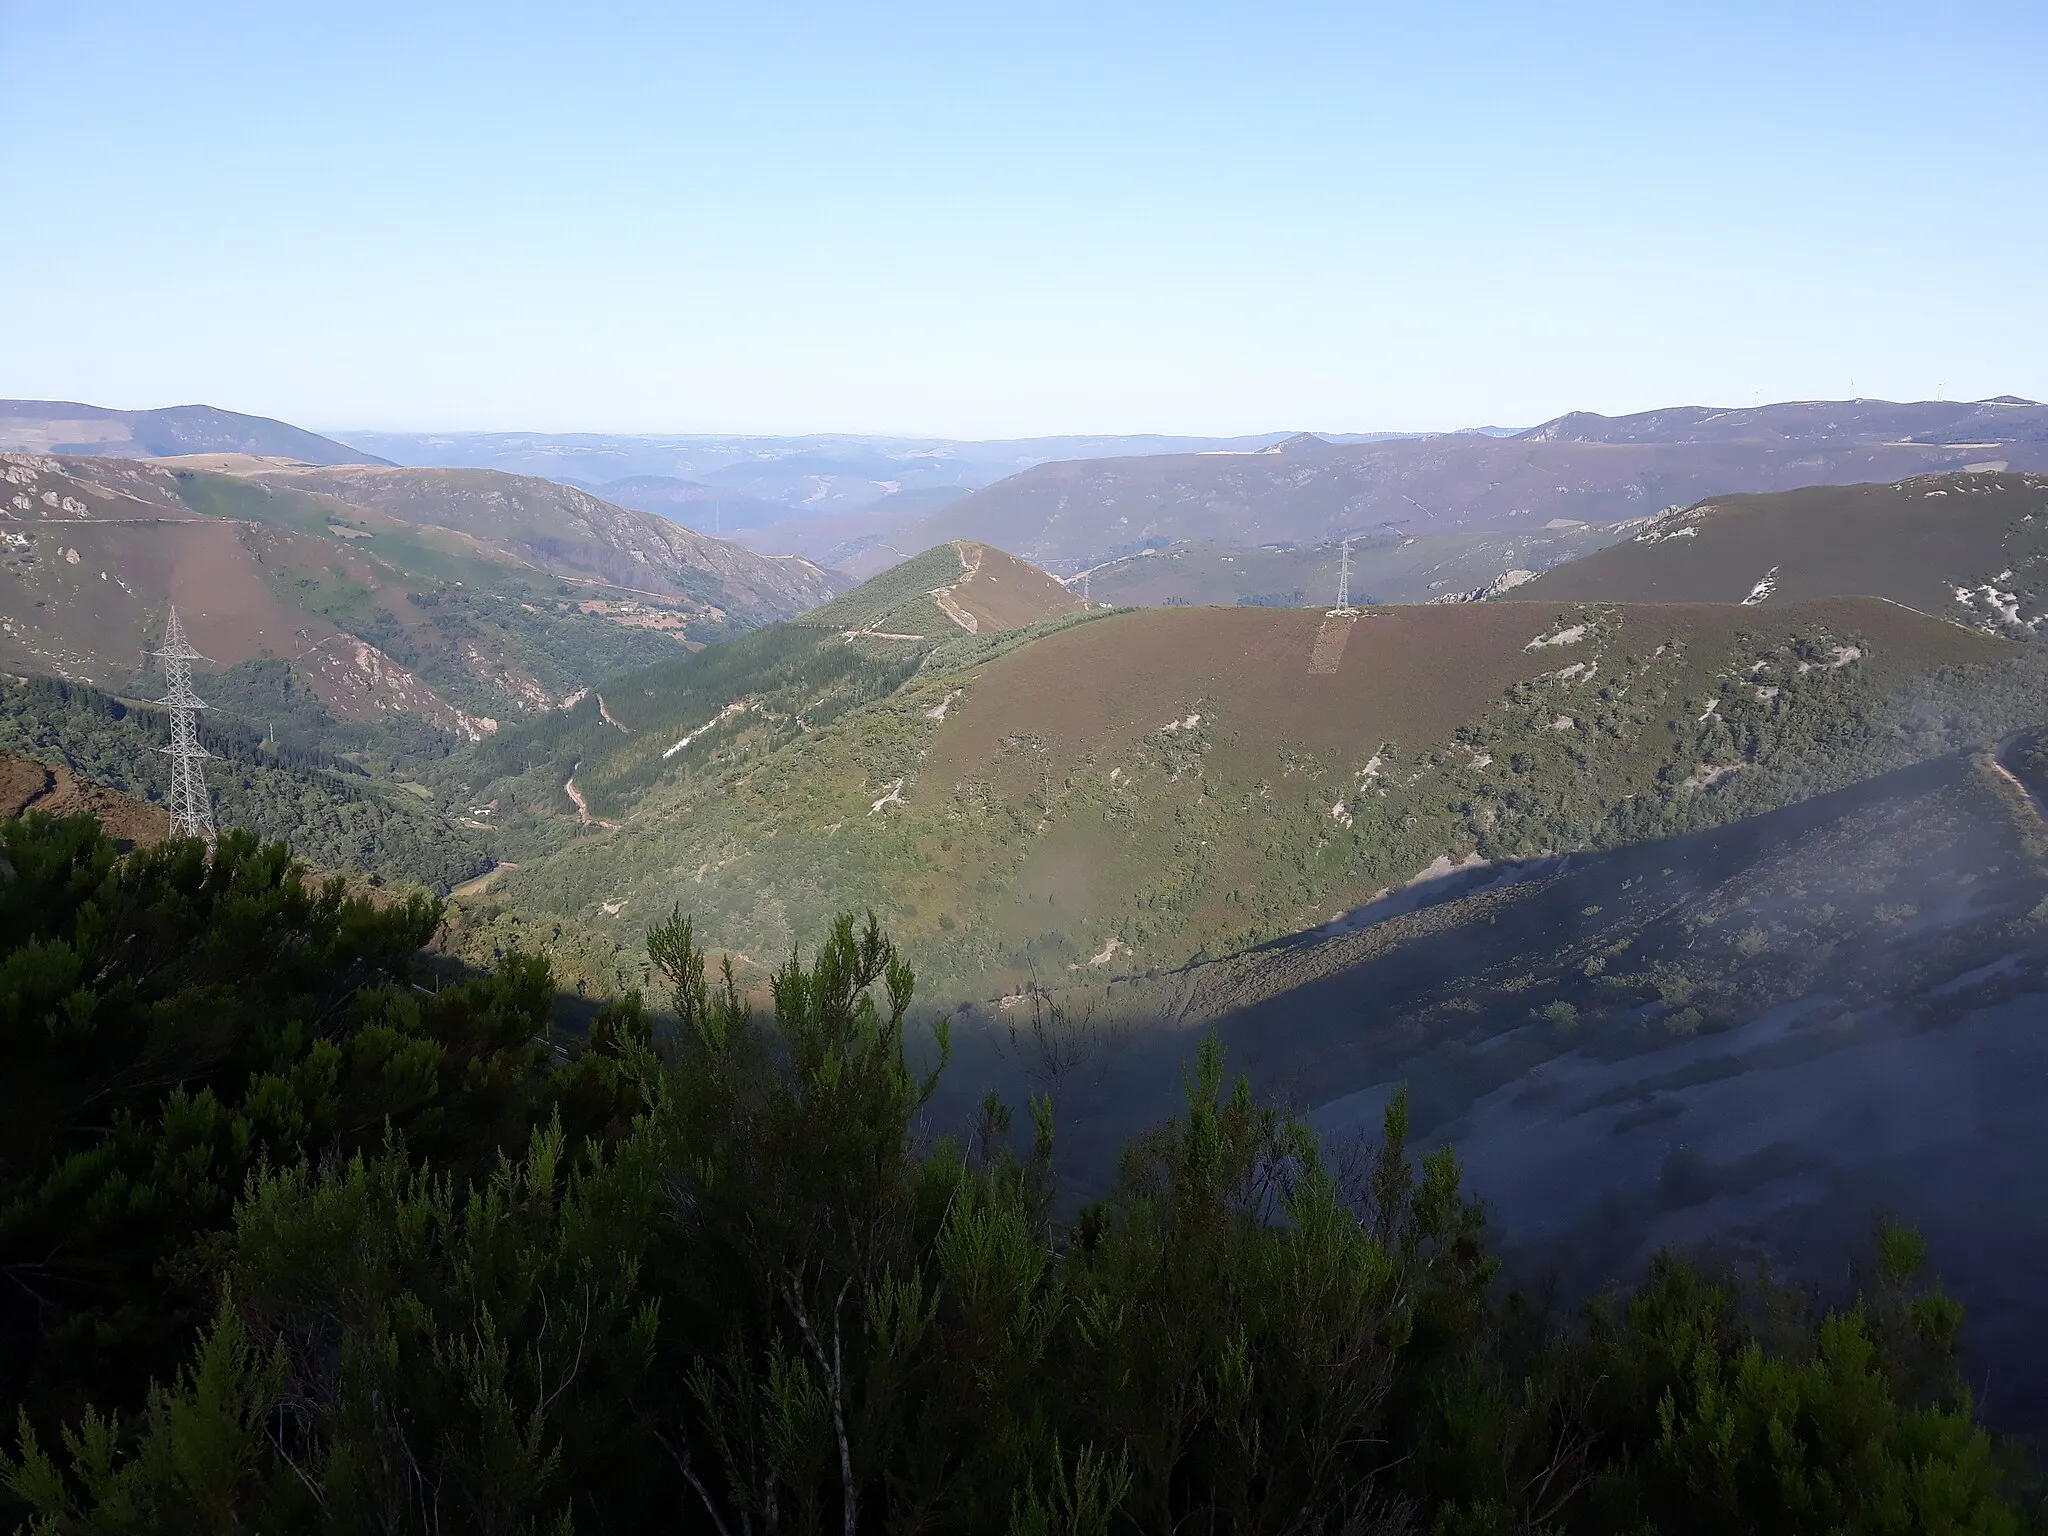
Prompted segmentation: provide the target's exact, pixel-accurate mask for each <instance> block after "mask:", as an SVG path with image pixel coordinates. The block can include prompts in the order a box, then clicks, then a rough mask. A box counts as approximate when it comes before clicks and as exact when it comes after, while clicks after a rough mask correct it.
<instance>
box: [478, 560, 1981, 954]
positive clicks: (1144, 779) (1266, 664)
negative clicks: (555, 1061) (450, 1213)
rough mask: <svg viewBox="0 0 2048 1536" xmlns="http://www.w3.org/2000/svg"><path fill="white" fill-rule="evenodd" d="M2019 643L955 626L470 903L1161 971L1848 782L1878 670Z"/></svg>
mask: <svg viewBox="0 0 2048 1536" xmlns="http://www.w3.org/2000/svg"><path fill="white" fill-rule="evenodd" d="M859 643H861V644H874V643H876V642H872V641H864V642H859ZM2014 650H2015V648H2013V647H2010V646H2008V645H2005V644H2003V643H2002V642H1998V641H1995V640H1991V639H1988V638H1986V637H1984V636H1981V635H1976V634H1972V633H1970V632H1968V631H1965V630H1963V629H1960V628H1957V627H1956V626H1953V625H1948V624H1943V623H1940V622H1938V621H1935V620H1931V619H1928V618H1926V617H1924V616H1922V615H1919V614H1915V613H1912V612H1909V611H1907V610H1905V609H1903V608H1899V607H1897V606H1895V605H1892V604H1887V603H1884V602H1881V601H1877V600H1873V599H1840V600H1833V601H1827V602H1816V603H1804V604H1791V603H1788V604H1781V605H1778V606H1776V607H1775V608H1772V609H1767V610H1755V609H1743V608H1737V607H1726V606H1704V605H1701V606H1650V607H1628V606H1618V605H1586V606H1580V605H1554V604H1529V603H1489V604H1462V605H1456V606H1446V607H1437V608H1382V609H1375V610H1371V611H1368V612H1363V613H1360V614H1357V615H1354V616H1350V617H1338V618H1329V617H1326V616H1325V615H1323V614H1321V613H1317V612H1311V611H1299V610H1296V611H1287V610H1272V609H1256V608H1242V609H1154V610H1144V611H1124V612H1118V613H1114V614H1110V615H1105V616H1098V617H1094V618H1086V619H1080V620H1076V621H1067V622H1065V623H1063V624H1059V625H1057V626H1056V627H1055V628H1054V629H1052V630H1051V632H1047V633H1033V632H1024V633H1023V634H1021V635H1016V636H1003V635H993V636H975V637H967V636H962V637H960V639H959V640H957V641H955V642H952V643H951V645H950V646H949V647H947V648H941V649H939V650H936V651H934V652H933V653H932V654H931V655H930V656H929V657H928V658H927V659H926V660H925V661H924V663H923V664H922V665H920V666H919V667H917V668H916V669H915V670H913V671H910V672H909V673H908V674H907V676H906V680H905V681H904V682H903V683H902V685H901V686H900V687H899V688H897V689H896V690H894V691H893V692H891V693H889V694H888V695H887V696H886V697H881V698H877V699H875V700H873V701H872V702H867V703H863V704H861V705H859V706H858V707H856V708H852V709H849V710H847V711H845V712H844V713H843V714H841V715H840V716H839V717H838V718H836V719H835V720H833V721H832V722H831V723H829V724H827V725H823V726H818V727H816V728H812V729H790V730H787V731H785V732H783V733H782V734H780V735H776V736H773V737H770V736H767V735H765V734H764V735H757V736H755V737H753V738H752V739H751V740H750V739H747V738H744V737H740V736H735V737H734V738H732V739H730V740H729V742H727V743H726V744H725V745H722V746H721V745H720V744H719V741H718V736H717V733H716V732H714V733H712V734H710V735H708V736H706V737H705V738H703V740H702V741H701V742H698V743H693V744H692V749H691V750H692V751H693V752H694V751H698V750H703V751H704V752H705V755H704V756H703V757H701V758H698V759H696V760H694V761H693V762H692V763H691V765H690V766H689V767H688V768H687V769H686V770H684V771H681V772H677V773H672V774H670V775H668V776H666V777H664V778H663V779H661V780H660V781H659V782H658V783H656V784H655V785H653V786H652V787H650V788H649V789H648V790H647V791H646V793H645V794H644V796H643V797H641V798H640V799H639V800H638V801H637V803H635V804H634V805H633V806H632V807H631V808H630V809H628V810H627V811H626V812H625V813H624V814H622V815H621V816H619V818H618V819H619V820H620V821H621V823H622V825H621V826H619V827H618V828H617V829H616V830H610V831H603V832H599V833H597V834H596V835H593V836H590V837H588V838H586V839H583V840H581V841H579V842H578V843H576V844H575V845H573V846H571V847H570V848H568V849H566V850H564V851H562V852H560V853H558V854H556V855H554V856H552V857H550V858H547V859H545V860H539V861H536V862H534V863H533V864H531V865H527V866H523V867H522V868H520V869H519V870H517V871H515V872H513V873H511V874H510V875H508V876H507V877H506V879H505V880H504V881H503V882H502V883H500V884H496V885H494V886H493V893H494V899H502V900H505V901H508V902H511V903H513V904H515V905H519V906H525V907H529V908H532V909H535V910H546V911H556V912H560V913H562V914H564V915H571V916H577V917H581V918H598V917H602V918H604V919H607V920H610V921H614V922H617V923H620V924H626V925H633V924H637V925H640V926H641V927H644V926H645V925H646V924H647V923H649V922H651V921H653V920H654V919H656V918H657V917H658V916H660V915H661V914H664V913H666V911H667V910H668V909H669V907H670V906H671V905H673V904H675V903H678V902H680V903H681V904H682V905H683V906H684V907H685V908H686V909H687V910H691V911H695V912H697V913H698V914H699V915H700V918H701V919H702V921H703V923H704V925H705V929H706V930H707V931H708V933H709V935H710V936H711V938H712V940H713V942H715V943H718V944H720V945H725V946H730V947H732V948H734V949H737V950H740V951H742V952H744V953H747V954H749V955H752V956H755V957H765V956H772V955H774V954H776V953H778V952H780V951H781V950H783V949H785V948H786V947H787V945H788V944H789V943H790V942H791V941H792V940H793V939H796V938H799V937H808V936H810V935H812V934H815V933H816V932H817V931H819V929H820V926H821V925H822V924H823V923H824V922H825V921H826V920H827V919H828V917H829V915H830V913H831V912H832V911H833V910H834V909H835V908H837V907H840V906H843V905H845V904H847V903H848V902H853V903H859V904H872V905H873V906H874V907H875V908H876V909H877V911H878V912H882V913H884V914H886V915H887V916H888V917H889V919H890V921H891V922H892V923H893V924H894V925H895V926H896V927H897V929H898V930H899V931H901V932H902V933H903V934H904V935H905V937H906V938H907V939H908V940H909V941H910V942H911V943H912V945H913V946H914V948H915V950H916V952H917V953H918V954H919V956H920V958H921V960H922V961H923V963H924V964H925V965H926V967H927V970H928V972H929V973H930V974H931V975H932V977H933V978H934V979H935V980H937V979H939V978H942V977H943V978H947V979H950V980H954V981H961V980H963V979H965V978H976V977H979V978H984V979H987V978H995V979H998V980H1000V979H1002V978H1009V979H1011V980H1015V979H1017V978H1020V977H1022V976H1024V975H1025V974H1027V973H1029V972H1031V971H1033V970H1036V971H1038V972H1041V973H1046V974H1062V975H1063V974H1068V973H1069V970H1070V968H1071V969H1072V970H1073V971H1074V972H1075V973H1082V972H1084V971H1090V970H1092V971H1093V972H1094V973H1095V974H1112V973H1115V972H1118V971H1128V970H1130V969H1133V968H1139V969H1143V968H1151V967H1157V966H1170V965H1177V964H1180V963H1181V962H1183V961H1185V960H1186V959H1188V958H1189V957H1190V956H1192V955H1194V954H1196V953H1198V952H1202V951H1205V950H1206V951H1207V952H1209V953H1220V952H1223V951H1225V950H1228V949H1233V948H1237V947H1240V946H1242V945H1244V944H1246V943H1250V942H1255V941H1258V940H1261V939H1265V938H1269V937H1272V936H1275V935H1278V934H1283V933H1288V932H1293V931H1298V930H1300V929H1303V928H1306V927H1311V926H1314V925H1316V924H1319V923H1322V922H1325V921H1327V920H1328V919H1330V918H1331V916H1332V915H1333V914H1335V913H1338V912H1340V911H1343V910H1345V909H1347V908H1349V907H1353V906H1356V905H1358V904H1360V903H1363V902H1365V901H1368V900H1370V899H1371V898H1372V897H1374V896H1375V895H1376V894H1378V893H1380V892H1382V891H1384V890H1387V889H1389V888H1393V887H1398V886H1400V885H1402V884H1404V883H1406V882H1407V881H1409V880H1411V879H1413V878H1415V877H1416V876H1417V875H1419V874H1422V873H1423V872H1424V871H1427V870H1431V869H1447V868H1449V867H1451V866H1453V865H1456V864H1459V863H1461V862H1463V861H1466V860H1468V859H1472V858H1475V857H1477V858H1487V859H1499V858H1513V857H1521V856H1529V855H1535V854H1540V853H1544V852H1548V851H1551V850H1555V849H1561V848H1569V847H1574V846H1578V845H1580V844H1585V843H1601V842H1621V841H1629V840H1633V839H1637V838H1641V837H1647V836H1654V835H1659V834H1662V833H1665V832H1671V831H1680V830H1685V829H1687V828H1690V827H1693V826H1699V825H1709V824H1713V823H1716V822H1718V821H1721V820H1725V819H1727V818H1729V817H1730V816H1733V815H1738V814H1743V813H1746V812H1747V811H1749V810H1754V809H1761V808H1765V807H1767V806H1769V805H1773V804H1778V803H1783V802H1784V801H1786V800H1788V799H1793V798H1797V797H1798V796H1800V795H1802V794H1805V793H1810V792H1812V791H1813V789H1815V788H1816V787H1825V786H1826V785H1828V784H1831V783H1840V782H1848V781H1849V780H1851V779H1853V778H1854V777H1857V776H1858V775H1859V774H1860V773H1862V772H1866V771H1871V770H1870V769H1869V768H1868V766H1867V765H1868V764H1869V763H1870V762H1872V761H1875V760H1876V759H1877V758H1878V757H1881V756H1882V755H1883V753H1884V752H1886V751H1892V750H1894V746H1893V744H1892V743H1891V741H1890V738H1889V737H1885V738H1884V740H1883V741H1881V742H1880V741H1878V740H1877V733H1878V731H1879V728H1878V726H1876V725H1875V724H1873V722H1874V721H1875V720H1877V718H1878V716H1879V714H1880V713H1881V711H1882V709H1883V708H1884V707H1885V706H1886V704H1887V702H1888V701H1889V700H1891V699H1893V698H1894V697H1895V696H1896V695H1897V694H1898V693H1899V692H1900V690H1901V689H1902V688H1907V687H1909V686H1914V685H1916V684H1917V683H1918V681H1919V680H1922V679H1925V678H1927V677H1928V676H1929V674H1931V673H1934V672H1936V671H1938V670H1939V669H1942V668H1949V667H1954V666H1957V665H1959V664H1970V663H1988V662H1995V661H1997V660H1999V659H2001V658H2003V657H2006V656H2009V655H2011V654H2013V653H2014ZM622 719H623V717H622ZM623 723H624V724H625V725H627V726H630V725H631V723H632V722H631V721H630V720H623ZM1884 729H1886V730H1888V729H1889V727H1885V728H1884Z"/></svg>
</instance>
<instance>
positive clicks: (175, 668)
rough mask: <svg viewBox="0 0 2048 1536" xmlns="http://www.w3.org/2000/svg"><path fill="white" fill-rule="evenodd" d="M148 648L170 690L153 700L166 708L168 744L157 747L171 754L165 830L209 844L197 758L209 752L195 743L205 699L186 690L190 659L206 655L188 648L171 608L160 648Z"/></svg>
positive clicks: (209, 800)
mask: <svg viewBox="0 0 2048 1536" xmlns="http://www.w3.org/2000/svg"><path fill="white" fill-rule="evenodd" d="M150 654H151V655H152V656H154V657H156V658H157V660H159V661H161V662H162V663H163V664H164V681H165V682H166V683H167V684H168V685H169V688H170V691H169V692H168V693H166V694H165V695H164V696H163V697H162V698H161V699H158V700H157V703H158V704H160V705H162V706H163V707H164V708H165V709H168V710H169V711H170V712H171V744H170V745H169V746H168V747H163V748H160V749H159V750H161V751H162V752H163V754H164V755H165V756H166V757H168V758H169V759H170V760H171V836H173V837H203V838H205V839H206V846H207V847H209V848H211V847H212V846H213V796H212V794H211V793H210V792H209V791H208V790H207V787H206V774H205V772H204V770H202V769H201V768H200V766H199V765H200V764H201V763H203V762H204V761H205V760H206V759H207V758H209V757H211V756H212V755H213V754H212V753H210V752H208V751H207V750H206V748H204V747H202V746H200V745H199V711H200V710H202V709H204V708H206V704H205V702H204V701H203V700H202V699H200V698H199V696H198V695H197V694H195V693H193V691H192V663H193V662H195V661H204V660H205V659H206V658H205V657H204V656H201V655H200V654H199V653H198V652H197V651H195V650H193V649H192V642H191V641H189V640H187V639H186V638H185V626H184V625H182V624H180V623H179V622H178V610H177V609H175V608H173V609H172V610H171V616H170V620H169V622H167V623H166V624H165V625H164V648H163V649H162V650H160V651H152V652H150Z"/></svg>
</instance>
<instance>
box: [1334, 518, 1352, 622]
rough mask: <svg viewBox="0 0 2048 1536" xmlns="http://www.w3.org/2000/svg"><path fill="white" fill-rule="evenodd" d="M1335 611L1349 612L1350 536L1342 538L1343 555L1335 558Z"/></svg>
mask: <svg viewBox="0 0 2048 1536" xmlns="http://www.w3.org/2000/svg"><path fill="white" fill-rule="evenodd" d="M1337 611H1338V612H1339V613H1349V612H1350V611H1351V536H1350V535H1349V534H1346V535H1345V536H1344V550H1343V553H1342V554H1340V555H1339V556H1338V557H1337Z"/></svg>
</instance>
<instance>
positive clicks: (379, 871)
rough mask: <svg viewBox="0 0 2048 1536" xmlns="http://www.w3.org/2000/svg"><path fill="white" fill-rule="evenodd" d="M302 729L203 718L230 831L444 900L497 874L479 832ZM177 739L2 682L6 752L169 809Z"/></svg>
mask: <svg viewBox="0 0 2048 1536" xmlns="http://www.w3.org/2000/svg"><path fill="white" fill-rule="evenodd" d="M207 681H208V682H209V683H211V682H212V681H215V680H212V679H209V680H207ZM219 691H227V690H219ZM296 723H297V722H293V721H290V720H287V721H285V722H284V723H283V724H284V728H283V730H282V732H281V735H280V737H279V738H277V739H272V738H271V737H270V736H269V735H268V734H267V731H266V729H265V728H263V727H256V726H252V725H250V724H248V723H247V722H246V721H240V720H237V719H236V718H235V716H234V714H233V713H232V712H230V711H222V712H219V713H213V712H209V713H208V715H206V716H203V717H202V728H201V734H200V741H201V744H202V745H203V746H204V747H205V748H206V749H207V750H208V751H209V752H211V753H212V754H213V755H214V757H215V758H216V759H217V761H216V762H213V763H210V764H208V765H207V766H206V776H207V784H208V787H209V788H210V789H211V790H212V791H213V793H214V796H215V818H216V820H217V821H218V822H219V824H220V825H221V826H223V827H239V828H242V829H244V830H246V831H249V832H253V833H255V834H256V835H258V836H259V837H263V838H267V839H275V840H277V841H281V842H285V843H288V844H289V845H290V847H291V850H292V852H293V853H294V854H296V855H297V856H298V857H299V858H302V859H304V860H306V862H307V863H309V864H311V865H312V866H313V867H315V868H317V869H325V870H332V871H335V872H337V873H353V874H361V875H369V876H375V877H377V878H378V879H380V880H385V881H392V882H400V883H412V884H417V885H423V886H426V887H427V888H428V889H430V890H433V891H436V892H444V893H445V892H446V891H447V890H448V889H449V888H450V887H452V886H454V885H456V884H458V883H460V882H461V881H464V880H467V879H469V878H471V877H472V876H474V875H477V874H479V873H481V872H482V871H483V870H485V869H488V868H489V867H490V864H491V854H490V852H489V851H488V848H487V846H486V840H485V838H484V836H483V835H482V834H481V833H480V832H478V831H476V830H474V829H471V828H465V827H462V826H458V825H456V824H454V822H453V821H452V820H451V819H450V818H449V817H448V816H447V815H445V814H443V813H442V812H441V810H440V809H439V808H438V806H437V805H436V804H434V803H432V802H430V801H429V800H427V799H423V798H422V794H421V793H420V792H417V791H412V790H408V789H406V788H405V787H403V786H402V785H399V784H397V783H394V782H393V781H392V780H391V779H390V778H389V777H388V776H383V775H378V776H373V775H371V774H370V773H368V772H366V771H365V770H364V768H363V767H362V766H361V765H360V764H359V763H357V762H356V761H354V760H352V759H351V758H349V757H347V756H343V755H339V754H338V753H337V751H335V750H334V748H335V747H339V746H341V745H343V744H344V742H343V741H335V742H332V743H331V744H330V745H329V746H325V747H323V746H318V745H313V744H311V743H308V742H306V741H304V740H303V739H302V738H300V737H299V736H298V735H297V734H296V733H295V732H294V730H293V729H292V727H293V726H294V725H295V724H296ZM169 739H170V726H169V722H168V721H167V720H166V719H165V718H164V717H163V716H162V715H161V714H160V713H159V712H157V711H156V710H153V709H150V708H147V707H141V706H136V705H132V704H127V703H124V702H122V701H121V700H119V699H116V698H113V697H112V696H110V695H108V694H105V693H102V692H100V691H99V690H97V689H94V688H88V687H85V686H83V685H80V684H75V683H66V682H62V681H59V680H56V679H51V678H32V679H29V680H26V681H23V680H19V679H14V678H0V751H7V752H14V753H19V754H21V755H23V756H26V757H32V758H37V759H40V760H42V761H45V762H52V763H60V764H62V765H63V766H65V767H67V768H69V769H71V770H72V771H73V772H74V773H76V774H78V775H79V776H80V777H81V778H85V779H89V780H92V781H93V782H95V783H98V784H103V785H106V786H108V787H109V788H112V789H115V790H118V791H120V792H122V793H124V794H127V795H131V796H133V797H135V798H136V799H139V800H144V801H148V802H151V803H154V804H161V803H163V801H164V799H165V797H166V795H167V793H168V791H169V788H170V775H169V772H168V764H167V760H166V759H165V758H164V757H163V756H162V754H161V752H160V750H159V749H160V748H161V747H163V746H164V745H165V744H166V743H167V742H168V741H169ZM344 740H345V737H344ZM444 750H445V749H444Z"/></svg>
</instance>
